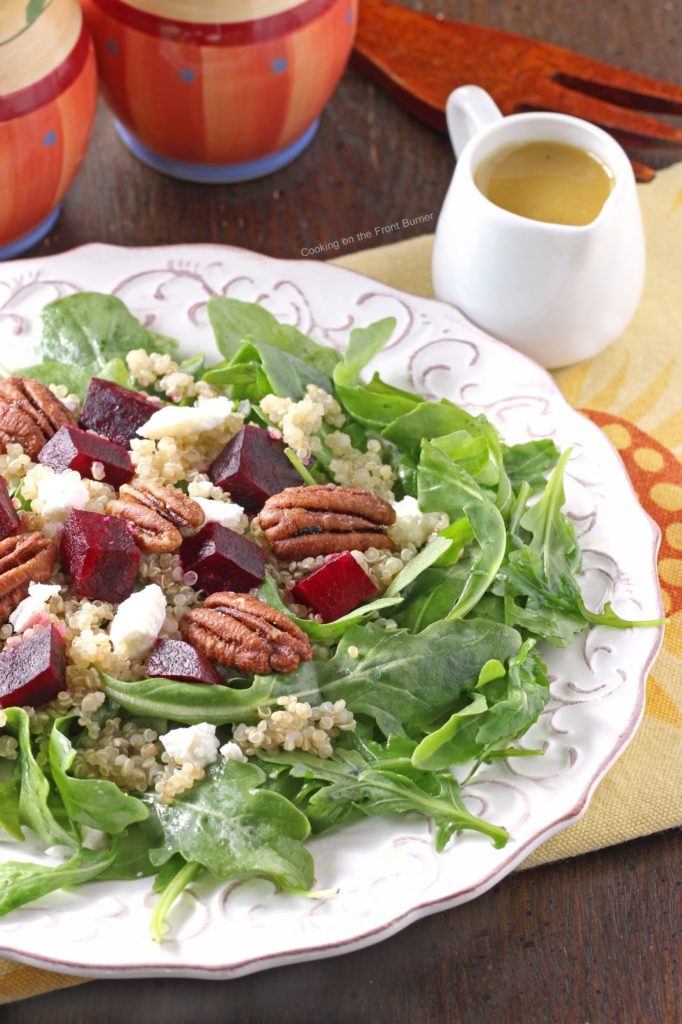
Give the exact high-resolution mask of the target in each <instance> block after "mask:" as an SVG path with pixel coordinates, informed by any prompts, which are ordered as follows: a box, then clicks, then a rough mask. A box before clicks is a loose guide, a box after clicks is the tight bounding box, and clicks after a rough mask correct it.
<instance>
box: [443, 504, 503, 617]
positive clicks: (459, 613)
mask: <svg viewBox="0 0 682 1024" xmlns="http://www.w3.org/2000/svg"><path fill="white" fill-rule="evenodd" d="M463 511H464V515H465V516H466V518H467V519H468V520H469V523H470V525H471V529H472V532H473V534H474V537H475V538H476V540H477V541H478V544H479V552H478V554H477V555H476V557H475V558H474V561H473V563H472V566H471V570H470V572H469V576H468V577H467V580H466V583H465V584H464V587H463V589H462V592H461V594H460V595H459V597H458V598H457V602H456V604H455V606H454V608H453V609H452V610H451V611H450V612H449V613H448V615H447V618H448V619H450V620H452V619H461V618H463V617H464V616H465V615H467V614H468V613H469V612H470V611H471V609H472V608H475V607H476V605H477V604H478V602H479V601H480V600H481V598H482V597H483V595H484V594H485V592H486V590H487V589H488V587H489V586H490V585H491V583H492V582H493V580H494V579H495V575H496V573H497V570H498V569H499V568H500V565H501V564H502V559H503V558H504V554H505V550H506V546H507V531H506V530H505V526H504V520H503V518H502V514H501V513H500V511H499V510H498V509H497V508H496V507H495V505H493V503H492V502H491V501H483V502H480V503H479V502H477V503H472V504H466V505H465V506H464V509H463Z"/></svg>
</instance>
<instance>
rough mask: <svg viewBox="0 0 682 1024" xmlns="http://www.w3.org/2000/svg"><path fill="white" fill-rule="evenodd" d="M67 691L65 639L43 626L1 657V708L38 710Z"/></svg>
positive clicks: (52, 629)
mask: <svg viewBox="0 0 682 1024" xmlns="http://www.w3.org/2000/svg"><path fill="white" fill-rule="evenodd" d="M65 689H66V653H65V651H64V640H63V638H62V636H61V635H60V633H59V632H58V631H57V630H56V629H55V627H54V626H41V627H40V628H39V629H35V630H34V631H33V632H32V633H31V634H30V635H29V636H26V637H24V639H23V640H21V641H20V642H19V643H17V644H10V646H9V647H5V649H4V651H3V652H2V654H0V708H11V707H24V706H25V705H27V704H29V705H30V706H31V707H34V708H38V707H40V706H41V705H42V704H47V702H48V701H50V700H52V699H53V698H54V697H56V696H57V694H58V693H59V692H60V691H61V690H65Z"/></svg>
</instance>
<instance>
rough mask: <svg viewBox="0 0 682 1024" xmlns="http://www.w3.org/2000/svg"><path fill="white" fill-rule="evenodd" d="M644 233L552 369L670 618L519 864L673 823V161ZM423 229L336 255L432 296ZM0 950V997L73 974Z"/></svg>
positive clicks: (681, 649)
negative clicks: (595, 312) (588, 339)
mask: <svg viewBox="0 0 682 1024" xmlns="http://www.w3.org/2000/svg"><path fill="white" fill-rule="evenodd" d="M639 195H640V200H641V203H642V209H643V212H644V221H645V226H646V232H647V242H648V260H649V263H648V275H647V284H646V289H645V292H644V298H643V300H642V303H641V306H640V308H639V310H638V312H637V314H636V316H635V319H634V320H633V322H632V323H631V325H630V326H629V327H628V329H627V331H626V332H625V334H624V335H623V337H622V338H620V340H619V341H617V342H616V343H615V344H614V345H612V346H611V348H609V349H608V350H607V351H606V352H603V353H602V354H601V355H600V356H598V357H597V358H596V359H593V360H590V361H589V362H587V363H581V364H579V365H578V366H575V367H572V368H570V369H568V370H561V371H560V372H559V373H557V374H556V378H557V381H558V383H559V386H560V387H561V389H562V390H563V392H564V394H565V395H566V398H567V399H568V400H569V401H570V402H571V403H572V404H573V405H575V406H576V407H577V408H579V409H582V410H583V411H585V412H586V413H587V415H588V416H590V418H591V419H593V420H594V421H595V422H596V423H598V424H599V425H600V426H601V427H602V428H603V429H604V430H605V431H606V433H607V434H608V435H609V437H610V438H611V440H612V441H613V443H614V444H615V445H616V447H617V448H618V449H619V451H620V453H621V455H622V457H623V459H624V461H625V464H626V466H627V468H628V470H629V472H630V475H631V477H632V480H633V483H634V485H635V487H636V489H637V493H638V494H639V497H640V501H641V502H642V504H643V505H644V507H645V508H646V510H647V512H649V514H650V515H652V516H653V518H654V519H656V521H657V522H658V523H659V525H660V527H661V531H662V533H663V544H662V547H661V555H660V560H659V568H660V573H661V580H662V583H663V588H664V598H665V603H666V610H667V613H668V615H670V616H671V617H672V618H671V621H670V624H669V626H668V628H667V630H666V637H665V644H664V648H663V651H662V653H661V655H660V657H659V659H658V661H657V663H656V665H655V668H654V670H653V673H652V675H651V676H650V678H649V681H648V685H647V702H646V711H645V716H644V721H643V722H642V725H641V728H640V729H639V731H638V733H637V735H636V737H635V739H634V740H633V741H632V743H631V745H630V746H629V747H628V749H627V751H626V752H625V754H624V755H623V756H622V757H621V759H620V760H619V761H618V763H617V765H616V766H615V767H614V768H613V769H612V770H611V771H610V772H609V774H608V775H607V776H606V778H605V779H604V780H603V782H602V783H601V785H600V786H599V788H598V789H597V791H596V793H595V795H594V797H593V799H592V802H591V804H590V808H589V810H588V811H587V813H586V814H585V816H584V817H583V818H582V820H581V821H579V822H578V823H577V824H575V825H572V826H571V827H570V828H568V829H566V830H565V831H564V832H562V833H560V835H558V836H556V837H555V838H554V839H551V840H550V841H549V842H547V843H545V844H544V845H543V846H542V847H540V849H538V850H537V851H536V852H535V853H534V854H533V855H532V856H531V857H530V858H529V860H528V861H526V865H525V866H532V865H534V864H542V863H545V862H546V861H550V860H558V859H560V858H562V857H572V856H575V855H576V854H579V853H585V852H587V851H589V850H595V849H598V848H600V847H602V846H609V845H611V844H613V843H620V842H623V841H624V840H626V839H634V838H636V837H637V836H643V835H648V834H649V833H651V832H657V831H662V830H663V829H667V828H672V827H675V826H680V825H682V789H681V788H680V786H679V783H678V781H677V780H678V779H679V777H680V771H681V769H682V614H681V613H682V467H681V466H680V463H679V462H678V458H677V455H678V453H679V452H680V450H681V449H682V328H681V327H680V325H681V324H682V164H678V165H676V166H675V167H671V168H669V169H668V170H666V171H663V172H661V173H660V174H659V175H658V176H657V178H656V179H655V181H654V182H653V183H652V184H650V185H646V186H640V190H639ZM431 246H432V238H431V237H430V236H424V237H421V238H415V239H411V240H410V241H407V242H398V243H397V244H395V245H388V246H384V247H382V248H380V249H370V250H367V251H365V252H360V253H355V254H353V255H351V256H345V257H342V258H341V259H339V260H336V261H335V262H337V263H338V264H339V265H341V266H345V267H350V268H352V269H353V270H357V271H359V272H360V273H362V274H367V275H368V276H369V277H373V278H376V279H377V280H379V281H383V282H385V283H386V284H391V285H393V286H394V287H396V288H402V289H403V290H404V291H407V292H413V293H415V294H418V295H427V296H429V295H432V294H433V292H432V289H431ZM82 980H84V979H81V978H67V977H65V976H63V975H59V974H52V973H49V972H47V971H40V970H36V969H35V968H32V967H23V966H21V965H20V964H13V963H9V962H7V961H0V1003H5V1002H11V1001H12V1000H16V999H24V998H27V997H28V996H34V995H40V994H41V993H44V992H49V991H51V990H53V989H57V988H63V987H65V986H67V985H72V984H78V983H79V982H80V981H82Z"/></svg>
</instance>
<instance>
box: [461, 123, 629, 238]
mask: <svg viewBox="0 0 682 1024" xmlns="http://www.w3.org/2000/svg"><path fill="white" fill-rule="evenodd" d="M474 181H475V183H476V187H477V188H478V189H479V190H480V191H481V192H482V193H483V195H484V196H486V197H487V198H488V199H489V200H490V202H491V203H494V204H495V206H499V207H501V208H502V209H503V210H509V212H510V213H516V214H518V216H520V217H527V218H529V219H530V220H542V221H546V222H549V223H550V224H567V225H574V226H582V225H584V224H591V223H592V221H593V220H596V218H597V217H598V216H599V214H600V212H601V209H602V207H603V205H604V203H605V202H606V200H607V199H608V197H609V195H610V194H611V189H612V188H613V183H614V175H613V171H612V170H611V168H610V167H608V166H607V165H606V164H605V163H604V162H603V161H602V160H600V159H599V158H598V157H597V156H594V155H593V154H592V153H589V152H588V151H587V150H585V149H580V148H579V147H578V146H569V145H567V144H566V143H563V142H551V141H547V142H544V141H538V142H526V143H524V144H523V145H520V146H506V147H504V148H503V149H498V150H496V151H495V152H494V153H492V154H491V155H490V156H488V157H486V159H484V160H483V161H482V162H481V163H480V164H479V166H478V167H477V168H476V171H475V174H474Z"/></svg>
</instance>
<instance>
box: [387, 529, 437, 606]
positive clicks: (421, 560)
mask: <svg viewBox="0 0 682 1024" xmlns="http://www.w3.org/2000/svg"><path fill="white" fill-rule="evenodd" d="M451 547H452V541H451V540H450V539H449V538H446V537H442V536H441V537H435V538H434V540H432V541H431V543H430V544H427V545H426V547H423V548H422V549H421V551H420V552H418V554H416V555H415V556H414V558H411V559H410V561H409V562H408V563H407V564H406V565H405V566H404V567H403V568H402V569H401V570H400V572H399V573H398V575H397V576H396V577H395V579H394V580H393V582H392V583H391V584H390V585H389V587H388V588H387V590H386V597H392V596H393V595H394V594H400V593H402V591H403V590H406V589H407V587H409V586H411V585H412V584H413V583H414V581H415V580H417V579H418V578H419V577H420V576H421V574H422V573H423V572H424V571H425V570H426V569H429V568H430V567H431V566H432V565H435V564H436V563H437V562H439V561H440V559H441V558H443V557H444V556H445V555H446V554H447V553H448V552H449V550H450V548H451Z"/></svg>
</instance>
